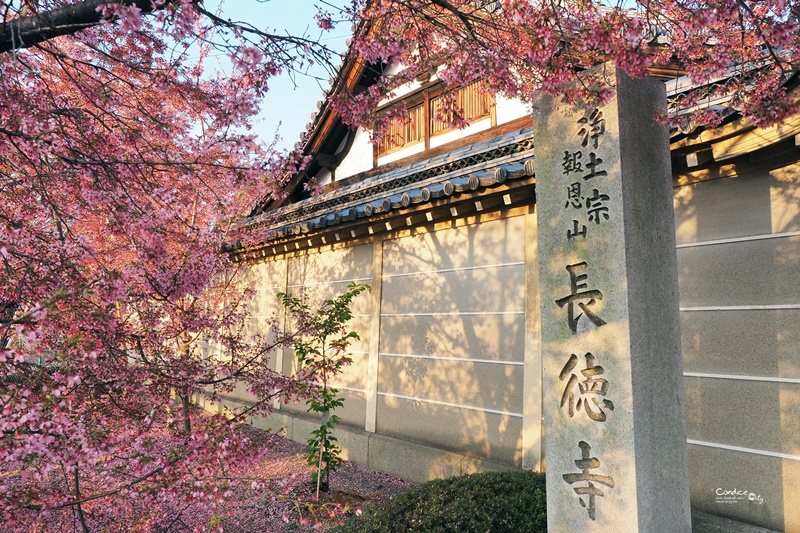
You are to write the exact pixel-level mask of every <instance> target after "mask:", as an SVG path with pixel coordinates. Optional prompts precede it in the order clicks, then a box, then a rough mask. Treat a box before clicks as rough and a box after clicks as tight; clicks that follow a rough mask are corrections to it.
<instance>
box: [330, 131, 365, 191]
mask: <svg viewBox="0 0 800 533" xmlns="http://www.w3.org/2000/svg"><path fill="white" fill-rule="evenodd" d="M371 168H372V143H371V142H370V140H369V132H368V131H367V130H365V129H364V128H358V130H356V138H355V140H354V141H353V146H351V147H350V152H349V153H348V154H347V157H345V158H344V160H342V163H341V164H340V165H339V167H338V168H337V169H336V181H339V180H343V179H345V178H349V177H350V176H355V175H356V174H358V173H359V172H365V171H367V170H370V169H371Z"/></svg>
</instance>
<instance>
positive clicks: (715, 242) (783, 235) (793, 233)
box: [677, 231, 800, 248]
mask: <svg viewBox="0 0 800 533" xmlns="http://www.w3.org/2000/svg"><path fill="white" fill-rule="evenodd" d="M787 237H800V231H787V232H783V233H766V234H762V235H750V236H747V237H731V238H730V239H716V240H712V241H698V242H684V243H681V244H678V245H677V248H697V247H699V246H715V245H718V244H734V243H737V242H750V241H765V240H768V239H785V238H787Z"/></svg>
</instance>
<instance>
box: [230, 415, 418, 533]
mask: <svg viewBox="0 0 800 533" xmlns="http://www.w3.org/2000/svg"><path fill="white" fill-rule="evenodd" d="M255 431H258V430H255ZM267 440H268V442H269V447H270V452H269V457H267V458H265V459H264V460H262V461H260V462H259V463H258V464H254V465H252V466H251V467H250V469H249V475H250V476H252V477H254V478H259V477H260V478H262V479H271V480H273V481H272V488H271V489H262V488H257V489H253V488H243V489H242V490H239V491H238V492H237V493H236V494H235V495H234V496H233V497H231V498H230V499H229V500H228V502H227V503H226V505H225V507H224V509H222V510H221V512H220V514H219V519H220V525H222V527H223V529H224V531H234V532H251V531H252V532H259V533H261V532H275V533H281V532H290V531H291V532H295V531H320V530H321V531H325V530H326V529H328V528H329V527H332V526H334V525H338V524H339V523H340V522H341V521H342V520H344V519H345V518H347V517H349V516H351V515H353V514H355V513H360V511H361V509H362V508H363V506H365V505H366V504H368V503H370V502H372V501H376V500H382V499H384V498H388V497H389V496H392V495H395V494H398V493H400V492H403V491H405V490H407V489H409V488H411V484H409V483H407V482H405V481H402V480H399V479H397V478H394V477H392V476H389V475H387V474H384V473H381V472H377V471H375V470H370V469H368V468H366V467H364V466H361V465H359V464H357V463H353V462H350V461H345V462H344V463H342V465H341V466H340V467H339V469H338V470H337V471H336V472H335V473H334V474H332V475H331V479H330V485H331V486H330V491H329V492H328V493H327V494H325V493H321V497H320V500H319V501H314V498H313V496H314V492H315V487H314V486H313V485H312V483H311V482H310V474H311V468H310V467H309V466H308V465H307V464H306V461H305V446H304V445H302V444H299V443H296V442H294V441H291V440H288V439H285V438H283V437H279V436H276V435H269V436H268V437H267Z"/></svg>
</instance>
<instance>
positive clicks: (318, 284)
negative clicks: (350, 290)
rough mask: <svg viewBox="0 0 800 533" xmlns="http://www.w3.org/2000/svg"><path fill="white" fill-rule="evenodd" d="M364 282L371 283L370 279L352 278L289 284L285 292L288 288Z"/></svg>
mask: <svg viewBox="0 0 800 533" xmlns="http://www.w3.org/2000/svg"><path fill="white" fill-rule="evenodd" d="M365 281H372V278H371V277H366V278H352V279H332V280H329V281H317V282H315V283H290V284H289V285H287V286H286V287H287V290H288V289H289V288H293V289H296V288H298V287H299V288H303V287H319V286H321V285H336V284H339V283H363V282H365Z"/></svg>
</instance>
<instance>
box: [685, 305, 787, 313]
mask: <svg viewBox="0 0 800 533" xmlns="http://www.w3.org/2000/svg"><path fill="white" fill-rule="evenodd" d="M792 309H800V304H774V305H710V306H703V307H681V308H680V310H681V312H685V313H691V312H699V311H781V310H792Z"/></svg>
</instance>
